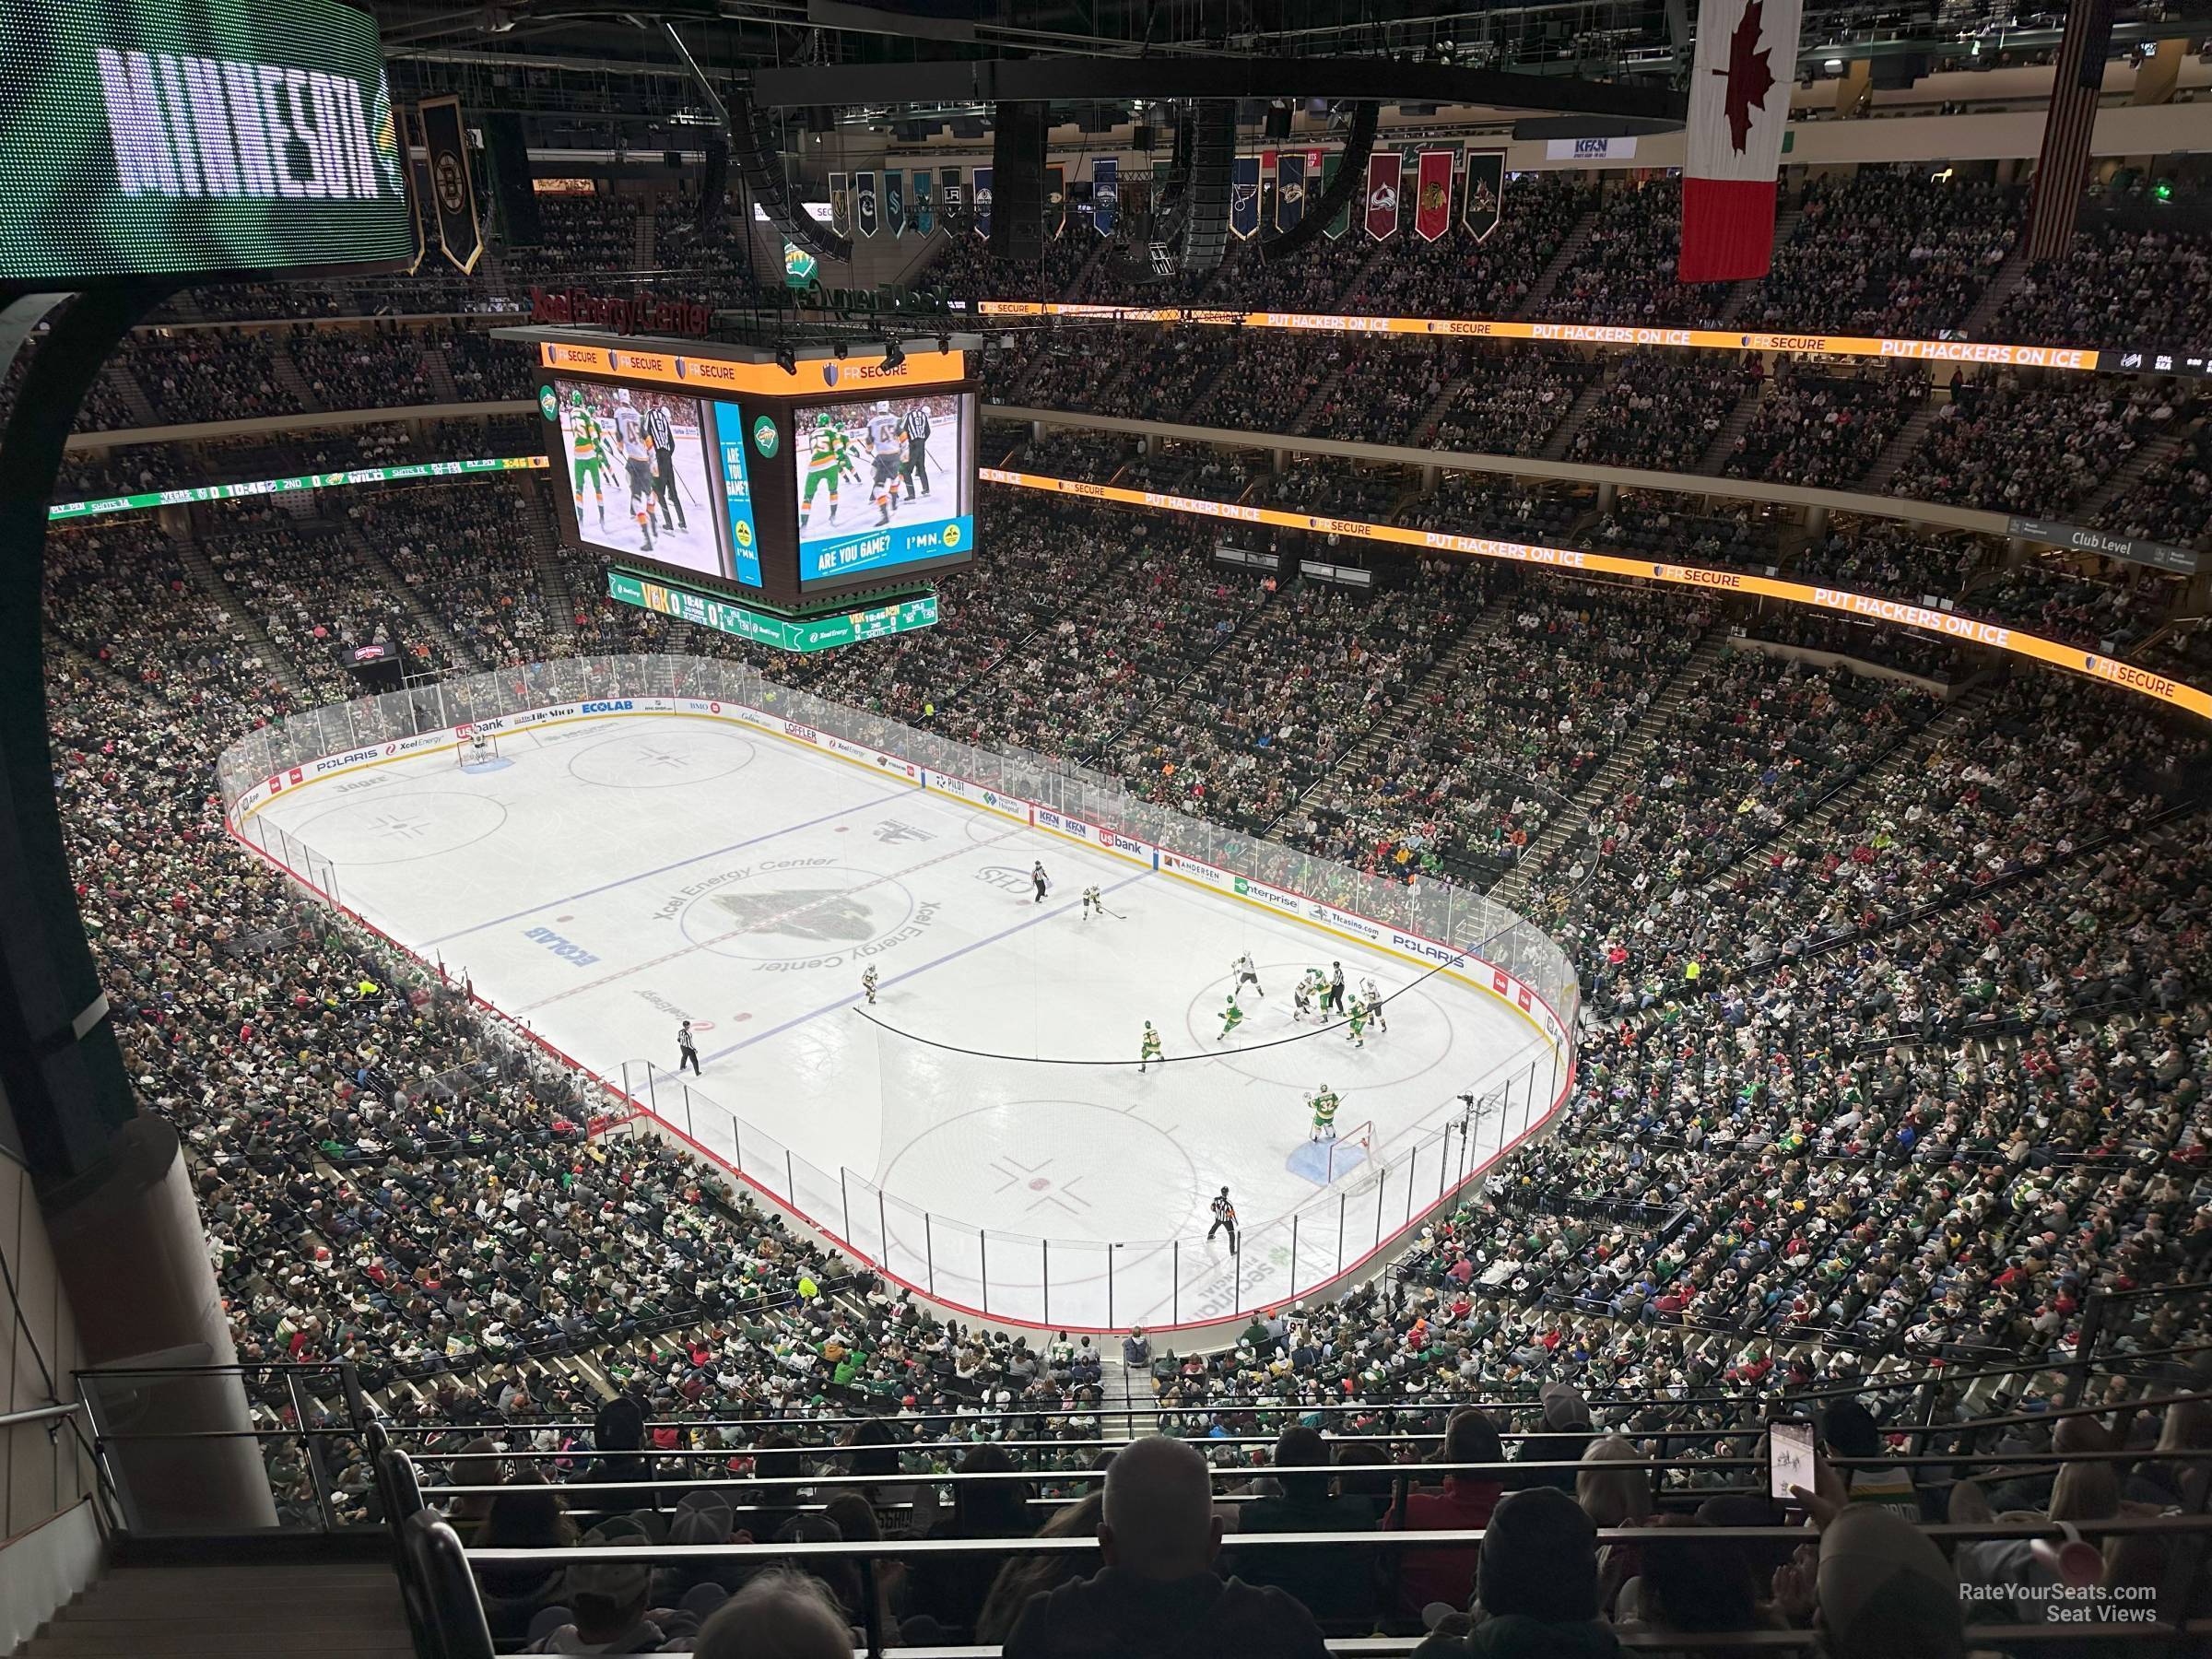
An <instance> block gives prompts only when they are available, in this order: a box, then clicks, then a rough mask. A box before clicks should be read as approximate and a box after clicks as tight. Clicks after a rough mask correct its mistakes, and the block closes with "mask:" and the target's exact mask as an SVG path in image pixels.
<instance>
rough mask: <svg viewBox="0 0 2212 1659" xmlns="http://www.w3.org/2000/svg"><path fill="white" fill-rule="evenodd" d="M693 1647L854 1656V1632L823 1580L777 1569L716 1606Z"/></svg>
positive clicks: (772, 1657)
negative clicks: (846, 1624) (847, 1624)
mask: <svg viewBox="0 0 2212 1659" xmlns="http://www.w3.org/2000/svg"><path fill="white" fill-rule="evenodd" d="M608 1651H609V1652H618V1651H626V1650H616V1649H610V1650H608ZM692 1651H693V1652H695V1653H703V1654H705V1655H707V1659H852V1654H853V1632H852V1631H851V1630H848V1629H847V1628H846V1626H845V1621H844V1618H843V1616H842V1615H841V1613H839V1611H838V1609H837V1606H836V1604H835V1603H834V1602H832V1601H831V1600H830V1593H829V1592H828V1591H827V1590H825V1589H823V1588H822V1584H821V1581H820V1580H819V1579H811V1578H808V1577H807V1576H806V1574H805V1573H803V1572H792V1571H786V1570H783V1569H778V1570H777V1571H773V1572H764V1573H762V1574H760V1576H759V1577H758V1578H756V1579H754V1580H753V1582H752V1583H749V1584H747V1585H746V1587H745V1588H744V1589H742V1590H740V1591H738V1592H737V1594H735V1595H733V1596H731V1597H730V1599H729V1600H728V1601H726V1602H724V1603H723V1604H722V1606H719V1607H717V1608H716V1609H715V1610H714V1612H713V1614H712V1616H710V1617H709V1618H708V1619H707V1622H706V1623H705V1624H704V1625H702V1626H700V1632H699V1641H698V1642H697V1643H696V1644H695V1646H694V1648H693V1650H692Z"/></svg>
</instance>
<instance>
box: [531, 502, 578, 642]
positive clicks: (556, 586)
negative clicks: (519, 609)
mask: <svg viewBox="0 0 2212 1659" xmlns="http://www.w3.org/2000/svg"><path fill="white" fill-rule="evenodd" d="M552 489H553V487H552V486H551V485H549V484H547V482H546V481H545V480H544V479H543V478H541V477H535V476H533V477H528V478H526V479H525V480H524V485H523V500H524V503H525V512H526V513H527V515H528V520H529V533H530V557H531V559H533V560H534V561H535V563H536V565H537V586H538V591H539V592H540V593H541V594H544V595H545V600H546V609H547V612H548V613H549V614H550V615H551V617H552V619H553V623H554V626H555V627H556V628H557V629H559V631H560V632H561V633H562V634H564V635H566V636H567V637H568V638H569V640H570V641H571V644H572V643H573V641H574V640H575V637H576V595H575V594H574V593H573V592H571V589H570V587H569V574H568V572H567V571H564V570H563V569H561V564H560V530H559V525H557V524H555V523H554V522H553V514H554V513H556V512H564V511H566V509H567V503H566V502H563V501H561V500H559V498H558V497H556V496H555V495H554V494H553V493H552Z"/></svg>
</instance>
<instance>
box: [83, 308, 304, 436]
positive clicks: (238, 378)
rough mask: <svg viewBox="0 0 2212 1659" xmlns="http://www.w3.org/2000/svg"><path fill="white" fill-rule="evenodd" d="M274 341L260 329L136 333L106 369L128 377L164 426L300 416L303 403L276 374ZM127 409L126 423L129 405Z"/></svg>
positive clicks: (209, 329)
mask: <svg viewBox="0 0 2212 1659" xmlns="http://www.w3.org/2000/svg"><path fill="white" fill-rule="evenodd" d="M272 341H273V336H272V335H270V334H268V333H267V332H265V331H263V330H259V329H239V328H208V329H181V330H179V331H178V332H177V333H175V334H173V335H148V334H143V333H142V334H135V335H130V336H129V339H128V342H127V344H126V345H125V346H124V347H123V349H122V350H120V351H119V352H118V353H117V354H116V355H115V356H114V357H113V358H112V359H110V361H109V372H110V373H111V374H116V373H122V374H127V375H129V376H130V377H131V379H132V380H133V381H134V382H135V383H136V385H137V387H138V389H139V390H140V391H141V392H143V393H144V394H145V395H146V401H147V404H148V405H150V406H152V408H153V411H154V417H155V418H156V419H157V420H159V421H160V422H162V423H163V424H165V425H182V424H184V423H186V422H189V421H201V420H249V419H255V418H264V417H268V416H277V415H297V414H299V413H300V409H301V407H302V406H301V404H300V398H299V396H298V394H295V393H294V392H293V391H292V389H291V388H290V387H289V386H287V385H284V384H283V383H281V382H279V381H278V379H277V364H276V357H275V347H274V346H273V344H272ZM110 412H111V413H112V410H111V411H110ZM123 412H124V419H125V424H128V420H129V416H128V410H127V407H126V408H124V411H123Z"/></svg>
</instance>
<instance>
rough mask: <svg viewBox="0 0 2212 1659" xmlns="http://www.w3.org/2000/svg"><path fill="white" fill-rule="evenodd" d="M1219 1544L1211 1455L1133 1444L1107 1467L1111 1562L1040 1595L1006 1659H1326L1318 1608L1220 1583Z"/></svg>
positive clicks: (1103, 1544)
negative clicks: (1112, 1658)
mask: <svg viewBox="0 0 2212 1659" xmlns="http://www.w3.org/2000/svg"><path fill="white" fill-rule="evenodd" d="M1220 1547H1221V1524H1220V1523H1219V1522H1218V1521H1217V1520H1216V1519H1215V1518H1214V1512H1213V1492H1212V1489H1211V1485H1210V1483H1209V1481H1208V1480H1207V1477H1206V1460H1205V1459H1204V1458H1203V1457H1201V1456H1199V1454H1198V1453H1197V1452H1196V1451H1195V1450H1194V1448H1192V1447H1189V1446H1186V1445H1184V1444H1182V1442H1181V1441H1173V1440H1170V1439H1168V1438H1167V1437H1166V1436H1164V1435H1158V1434H1154V1435H1147V1436H1146V1437H1145V1438H1144V1439H1142V1440H1139V1441H1132V1442H1131V1443H1130V1444H1129V1445H1127V1446H1124V1448H1123V1449H1122V1450H1121V1451H1120V1452H1119V1453H1116V1454H1115V1455H1114V1460H1113V1462H1112V1465H1110V1466H1109V1467H1108V1469H1107V1471H1106V1493H1105V1500H1104V1509H1103V1518H1102V1519H1101V1520H1100V1523H1099V1551H1100V1554H1101V1555H1102V1556H1103V1557H1104V1558H1105V1560H1106V1565H1105V1567H1104V1568H1103V1569H1101V1570H1100V1571H1099V1572H1097V1573H1095V1574H1093V1575H1092V1576H1091V1577H1089V1578H1088V1579H1082V1580H1079V1581H1077V1583H1070V1584H1063V1585H1062V1586H1061V1587H1060V1588H1059V1589H1057V1590H1053V1591H1050V1592H1048V1593H1046V1594H1042V1595H1039V1596H1035V1597H1033V1598H1032V1599H1031V1600H1030V1605H1029V1606H1027V1607H1025V1608H1024V1609H1023V1610H1022V1614H1021V1618H1019V1620H1018V1622H1017V1623H1016V1624H1015V1627H1014V1633H1013V1634H1012V1635H1011V1636H1009V1637H1007V1638H1006V1647H1005V1654H1006V1659H1088V1656H1089V1655H1093V1654H1096V1655H1100V1659H1104V1656H1105V1655H1108V1654H1115V1655H1118V1654H1124V1653H1150V1654H1158V1655H1160V1656H1161V1659H1323V1655H1324V1654H1325V1653H1327V1651H1328V1650H1327V1648H1326V1646H1325V1645H1324V1643H1323V1641H1322V1639H1321V1630H1320V1629H1319V1627H1317V1626H1316V1625H1315V1624H1314V1622H1313V1618H1312V1615H1311V1614H1309V1613H1308V1612H1307V1611H1306V1610H1305V1608H1303V1607H1301V1606H1299V1605H1298V1603H1297V1602H1295V1601H1293V1600H1292V1599H1291V1598H1290V1597H1289V1596H1288V1595H1286V1594H1283V1593H1282V1592H1281V1591H1280V1590H1275V1589H1254V1588H1253V1586H1252V1585H1250V1584H1247V1583H1243V1581H1241V1579H1235V1578H1229V1579H1224V1578H1222V1577H1221V1576H1220V1575H1219V1574H1218V1573H1217V1572H1216V1571H1214V1558H1215V1555H1216V1554H1217V1553H1218V1551H1219V1549H1220Z"/></svg>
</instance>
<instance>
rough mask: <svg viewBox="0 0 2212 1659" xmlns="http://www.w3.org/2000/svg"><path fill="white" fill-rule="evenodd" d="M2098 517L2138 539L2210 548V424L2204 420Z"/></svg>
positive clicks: (2180, 545)
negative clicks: (2172, 451) (2206, 423)
mask: <svg viewBox="0 0 2212 1659" xmlns="http://www.w3.org/2000/svg"><path fill="white" fill-rule="evenodd" d="M2098 522H2099V524H2100V525H2102V526H2103V527H2105V528H2107V529H2111V530H2113V531H2117V532H2118V533H2119V534H2120V535H2126V536H2131V537H2134V538H2136V539H2138V540H2142V541H2154V542H2165V543H2168V544H2169V545H2171V546H2174V547H2192V548H2199V549H2206V550H2212V426H2207V425H2203V424H2200V425H2199V426H2198V427H2197V429H2196V430H2195V431H2194V432H2193V433H2190V434H2188V435H2187V436H2185V437H2183V439H2182V441H2180V443H2179V444H2178V445H2177V446H2176V447H2175V450H2174V453H2172V454H2171V455H2161V456H2159V458H2158V459H2156V460H2154V461H2152V462H2151V463H2150V465H2148V466H2147V467H2145V468H2144V469H2143V475H2142V477H2139V478H2137V479H2136V481H2135V482H2134V484H2132V485H2131V486H2129V487H2128V488H2124V489H2123V490H2122V491H2121V492H2120V494H2119V495H2118V496H2117V497H2116V498H2115V499H2114V500H2113V501H2112V504H2111V505H2110V506H2109V507H2107V508H2106V509H2105V510H2104V511H2103V512H2101V513H2100V515H2099V520H2098Z"/></svg>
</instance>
